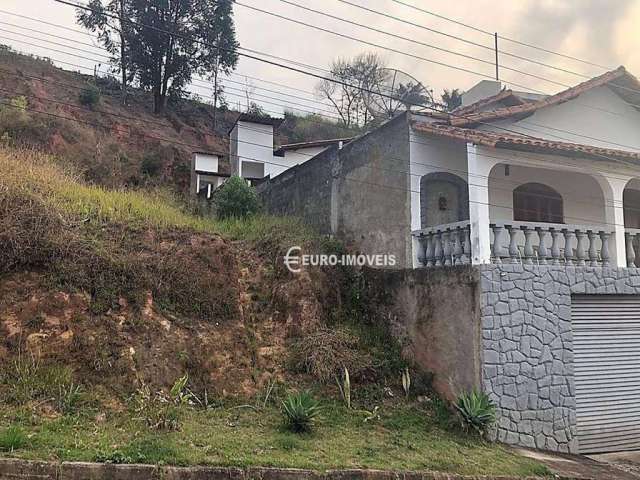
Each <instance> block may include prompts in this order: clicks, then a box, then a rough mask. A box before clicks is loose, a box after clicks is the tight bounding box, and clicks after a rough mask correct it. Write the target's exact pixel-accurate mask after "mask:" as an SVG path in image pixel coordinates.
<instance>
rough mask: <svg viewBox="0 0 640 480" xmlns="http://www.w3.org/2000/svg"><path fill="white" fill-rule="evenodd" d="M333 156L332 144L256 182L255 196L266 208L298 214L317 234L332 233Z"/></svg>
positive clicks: (290, 214)
mask: <svg viewBox="0 0 640 480" xmlns="http://www.w3.org/2000/svg"><path fill="white" fill-rule="evenodd" d="M337 159H338V148H337V147H335V146H334V147H331V148H328V149H327V150H325V151H324V152H322V153H320V154H319V155H318V156H316V157H314V158H312V159H311V160H309V161H307V162H305V163H303V164H302V165H298V166H296V167H293V168H291V169H289V170H287V171H286V172H284V173H281V174H280V175H278V176H277V177H275V178H272V179H271V180H269V181H267V182H264V183H261V184H260V185H258V187H257V191H258V195H260V199H261V201H262V203H263V205H264V208H265V209H266V211H267V212H269V213H271V214H273V215H289V216H295V217H300V218H302V219H304V220H305V221H306V222H307V223H308V224H309V225H311V226H312V227H313V228H315V229H316V230H317V231H318V232H319V233H322V234H330V233H332V232H331V195H332V185H333V180H334V178H333V175H332V168H333V165H334V164H335V163H336V162H337Z"/></svg>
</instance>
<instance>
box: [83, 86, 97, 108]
mask: <svg viewBox="0 0 640 480" xmlns="http://www.w3.org/2000/svg"><path fill="white" fill-rule="evenodd" d="M78 100H79V101H80V105H84V106H85V107H89V108H91V109H93V108H94V107H96V106H97V105H98V104H99V103H100V90H99V89H98V87H96V86H95V85H88V86H87V87H86V88H83V89H82V91H81V92H80V95H79V96H78Z"/></svg>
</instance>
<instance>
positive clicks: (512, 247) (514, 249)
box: [505, 225, 520, 263]
mask: <svg viewBox="0 0 640 480" xmlns="http://www.w3.org/2000/svg"><path fill="white" fill-rule="evenodd" d="M505 228H506V229H507V231H508V232H509V257H511V263H520V262H519V261H518V257H519V255H520V252H519V251H518V238H517V235H518V230H516V229H515V228H514V227H513V226H512V225H505Z"/></svg>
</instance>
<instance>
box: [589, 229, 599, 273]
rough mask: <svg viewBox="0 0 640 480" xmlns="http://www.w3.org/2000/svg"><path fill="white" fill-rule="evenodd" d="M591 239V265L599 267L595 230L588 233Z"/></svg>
mask: <svg viewBox="0 0 640 480" xmlns="http://www.w3.org/2000/svg"><path fill="white" fill-rule="evenodd" d="M587 236H588V237H589V265H590V266H592V267H597V266H598V247H597V246H596V239H597V238H598V237H597V236H596V232H594V231H593V230H589V231H587Z"/></svg>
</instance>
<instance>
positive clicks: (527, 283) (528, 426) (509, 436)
mask: <svg viewBox="0 0 640 480" xmlns="http://www.w3.org/2000/svg"><path fill="white" fill-rule="evenodd" d="M480 269H481V281H480V288H481V294H480V315H481V324H482V355H483V388H484V390H485V391H486V392H487V393H488V394H489V395H490V396H491V398H492V399H493V400H494V402H495V403H496V405H497V406H498V424H497V428H496V430H495V432H494V435H495V436H496V437H497V439H498V440H499V441H502V442H506V443H509V444H514V445H522V446H527V447H535V448H540V449H545V450H552V451H560V452H572V453H578V451H579V445H578V439H577V431H576V412H575V409H576V400H575V385H574V372H573V333H572V328H571V295H575V294H617V295H620V294H640V270H638V269H635V268H634V269H627V268H591V267H554V266H522V265H484V266H482V267H480Z"/></svg>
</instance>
